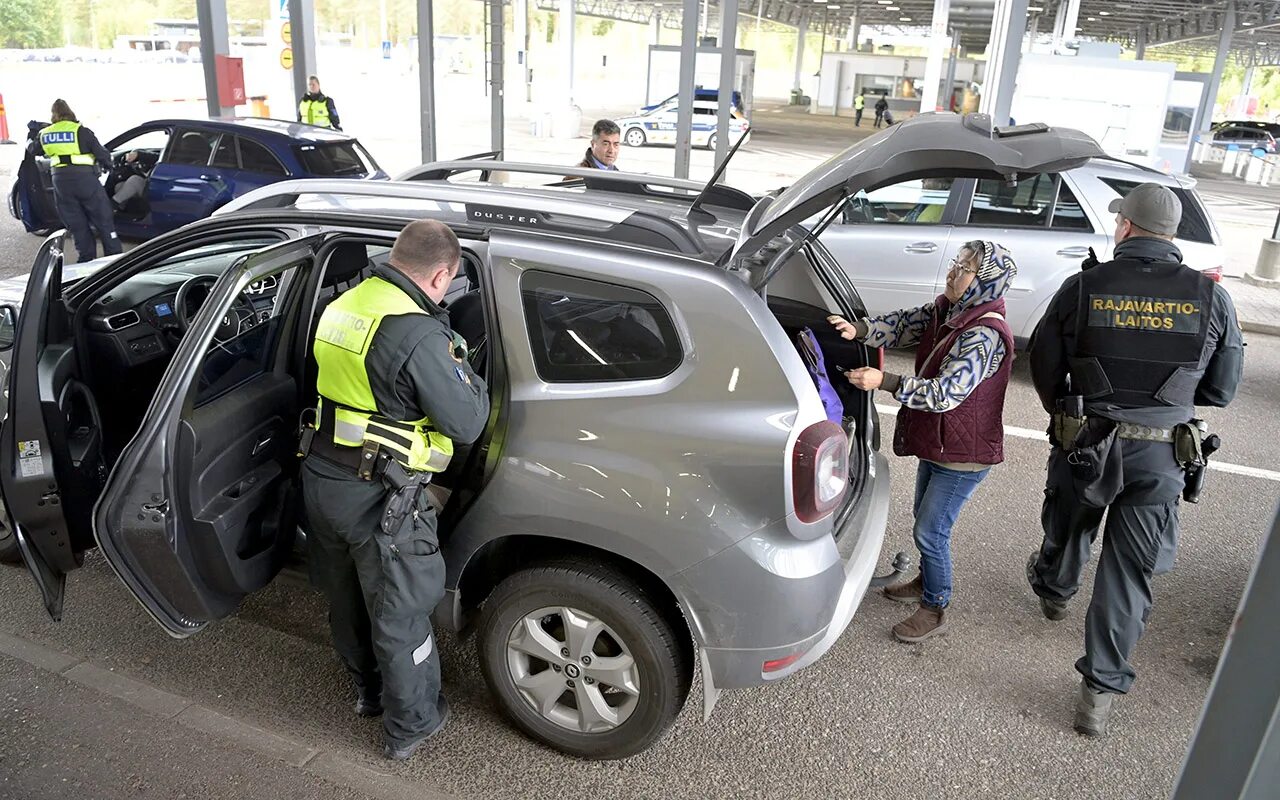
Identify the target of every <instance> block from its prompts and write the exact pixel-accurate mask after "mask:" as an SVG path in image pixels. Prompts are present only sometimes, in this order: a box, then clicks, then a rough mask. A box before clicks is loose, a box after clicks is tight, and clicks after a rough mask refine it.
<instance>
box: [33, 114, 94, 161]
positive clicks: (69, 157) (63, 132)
mask: <svg viewBox="0 0 1280 800" xmlns="http://www.w3.org/2000/svg"><path fill="white" fill-rule="evenodd" d="M40 146H41V147H42V148H43V149H44V154H45V155H46V156H48V157H49V160H50V161H51V162H53V163H52V164H51V166H54V167H69V166H73V165H74V166H80V167H92V166H93V165H94V164H95V163H97V161H98V159H97V158H95V157H94V155H93V154H92V153H86V152H84V151H83V150H81V148H80V123H79V122H71V121H69V120H63V121H62V122H55V123H53V124H52V125H50V126H49V127H47V128H43V129H42V130H41V131H40Z"/></svg>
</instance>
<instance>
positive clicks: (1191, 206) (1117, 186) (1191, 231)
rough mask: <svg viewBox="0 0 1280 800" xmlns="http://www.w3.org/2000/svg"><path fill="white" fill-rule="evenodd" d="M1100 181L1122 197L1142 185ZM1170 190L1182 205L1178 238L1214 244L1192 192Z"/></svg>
mask: <svg viewBox="0 0 1280 800" xmlns="http://www.w3.org/2000/svg"><path fill="white" fill-rule="evenodd" d="M1100 180H1101V181H1102V182H1103V183H1105V184H1106V185H1107V186H1109V187H1111V189H1112V190H1114V191H1115V193H1116V194H1118V195H1120V196H1121V197H1124V196H1126V195H1128V194H1129V192H1131V191H1133V190H1134V188H1135V187H1137V186H1138V185H1139V183H1141V182H1140V181H1128V180H1123V179H1121V178H1101V179H1100ZM1169 188H1170V189H1172V190H1173V193H1174V194H1175V195H1177V196H1178V201H1179V202H1180V203H1182V221H1181V222H1179V223H1178V233H1177V236H1176V238H1178V239H1185V240H1187V241H1189V242H1202V243H1204V244H1213V228H1212V226H1211V225H1210V224H1209V220H1208V218H1206V217H1205V215H1204V212H1203V211H1201V209H1200V204H1199V203H1197V202H1196V201H1195V198H1193V197H1192V195H1191V192H1190V191H1189V190H1187V189H1184V188H1183V187H1181V186H1170V187H1169Z"/></svg>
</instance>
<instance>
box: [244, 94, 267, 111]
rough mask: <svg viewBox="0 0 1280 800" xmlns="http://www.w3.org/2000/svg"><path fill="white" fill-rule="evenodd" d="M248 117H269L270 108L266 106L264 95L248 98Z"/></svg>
mask: <svg viewBox="0 0 1280 800" xmlns="http://www.w3.org/2000/svg"><path fill="white" fill-rule="evenodd" d="M249 116H251V117H270V116H271V107H270V106H268V105H267V97H266V95H261V94H260V95H254V96H253V97H250V98H249Z"/></svg>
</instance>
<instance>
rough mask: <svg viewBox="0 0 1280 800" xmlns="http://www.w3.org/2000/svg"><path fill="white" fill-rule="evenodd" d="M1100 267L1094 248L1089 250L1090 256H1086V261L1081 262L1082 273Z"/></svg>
mask: <svg viewBox="0 0 1280 800" xmlns="http://www.w3.org/2000/svg"><path fill="white" fill-rule="evenodd" d="M1096 266H1098V254H1097V253H1095V252H1093V248H1092V247H1090V248H1089V255H1087V256H1085V259H1084V261H1081V262H1080V271H1081V272H1088V271H1089V270H1091V269H1093V268H1094V267H1096Z"/></svg>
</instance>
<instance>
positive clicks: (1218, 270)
mask: <svg viewBox="0 0 1280 800" xmlns="http://www.w3.org/2000/svg"><path fill="white" fill-rule="evenodd" d="M1200 274H1201V275H1203V276H1205V277H1206V278H1208V279H1209V280H1211V281H1215V282H1219V283H1220V282H1221V281H1222V267H1209V268H1208V269H1202V270H1200Z"/></svg>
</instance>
